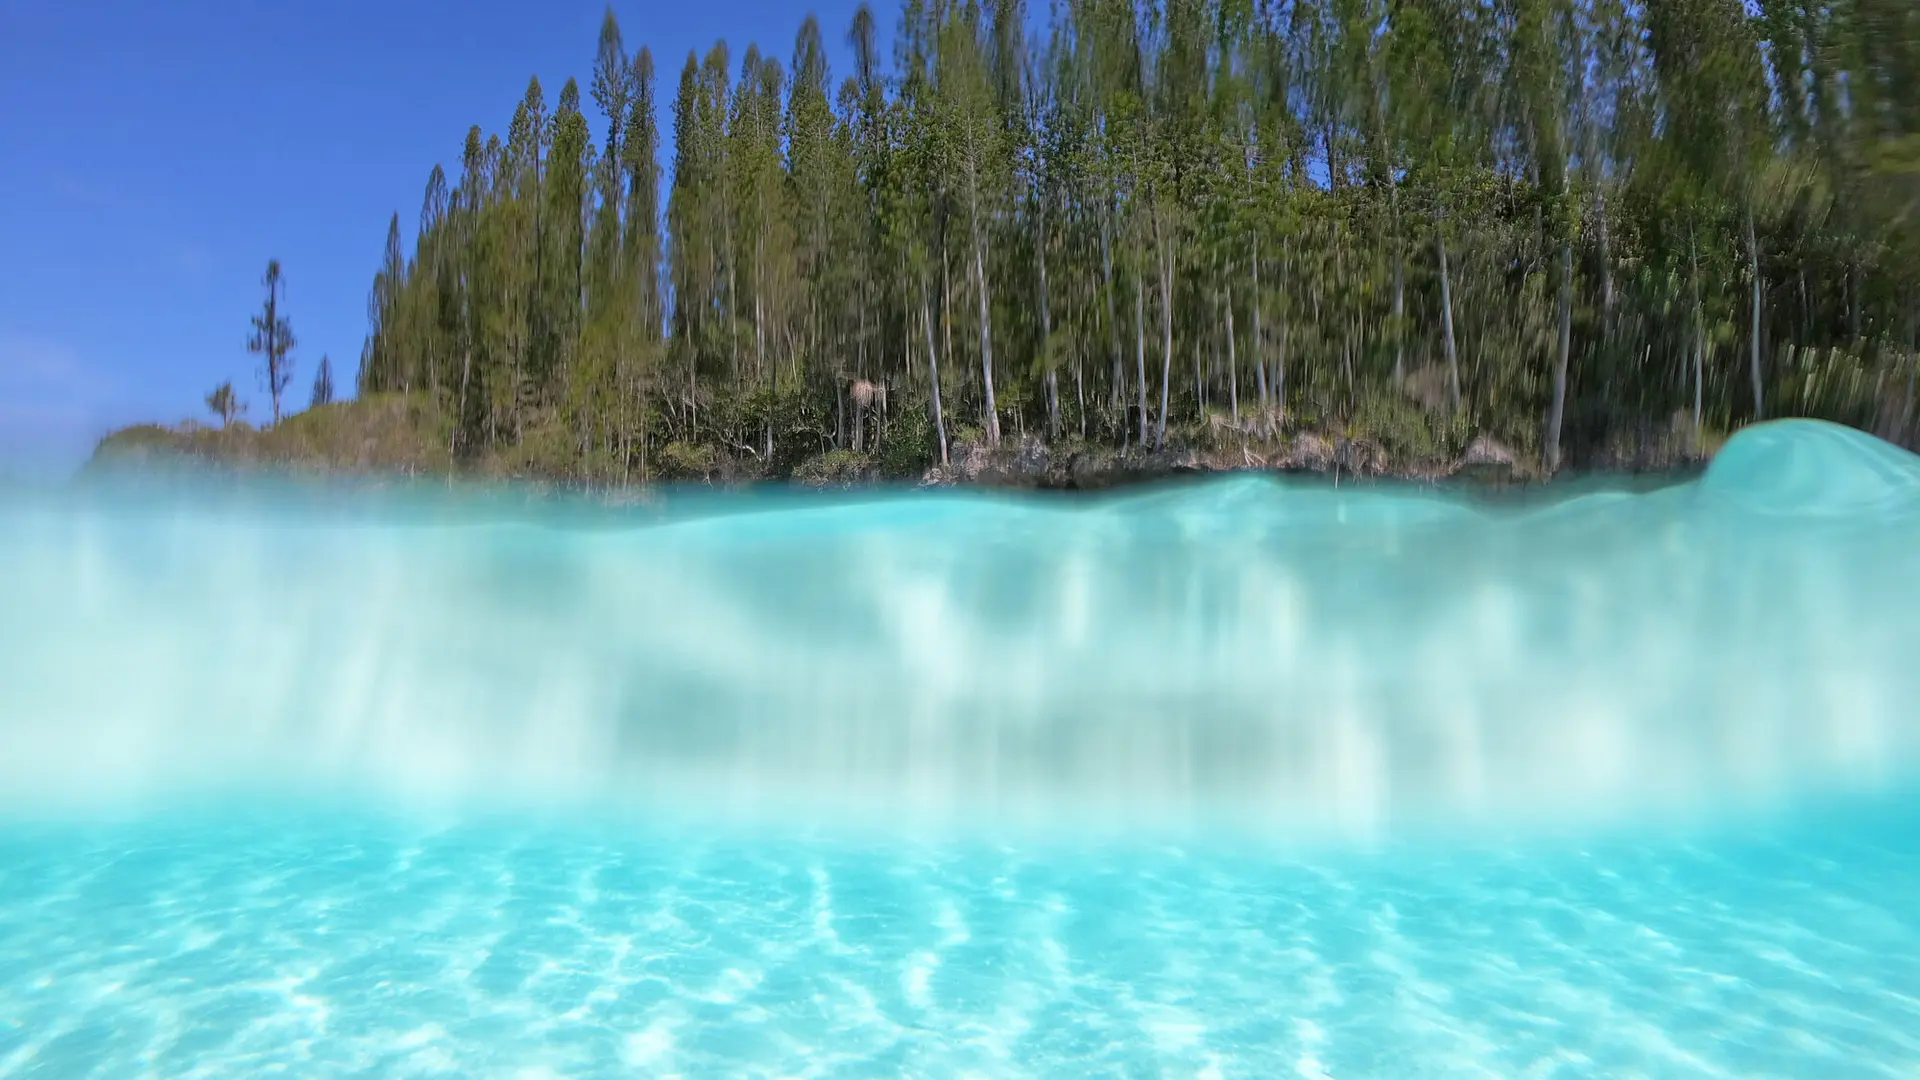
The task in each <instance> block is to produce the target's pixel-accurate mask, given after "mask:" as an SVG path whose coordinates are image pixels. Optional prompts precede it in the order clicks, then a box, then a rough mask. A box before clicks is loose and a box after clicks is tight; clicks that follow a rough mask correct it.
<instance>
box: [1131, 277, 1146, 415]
mask: <svg viewBox="0 0 1920 1080" xmlns="http://www.w3.org/2000/svg"><path fill="white" fill-rule="evenodd" d="M1134 254H1135V256H1136V259H1135V262H1134V275H1133V366H1134V375H1135V380H1134V381H1135V382H1137V383H1139V385H1140V445H1141V446H1145V445H1147V329H1146V318H1147V316H1146V309H1147V284H1146V278H1145V276H1144V275H1142V274H1141V273H1140V272H1139V271H1140V266H1139V261H1138V258H1137V256H1138V255H1139V252H1138V250H1137V249H1136V250H1135V253H1134Z"/></svg>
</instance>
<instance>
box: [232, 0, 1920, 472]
mask: <svg viewBox="0 0 1920 1080" xmlns="http://www.w3.org/2000/svg"><path fill="white" fill-rule="evenodd" d="M880 23H881V18H880V16H879V15H878V14H877V13H875V12H874V11H872V10H869V9H867V8H865V7H863V8H861V9H860V11H859V12H857V13H856V15H855V18H854V20H853V24H852V25H851V26H850V27H849V28H847V30H846V31H845V33H846V38H847V41H848V43H849V45H850V46H851V48H852V52H853V55H854V65H853V66H854V70H853V71H851V72H846V73H835V72H832V71H830V70H829V68H828V63H827V59H826V50H825V47H824V45H823V38H824V34H825V33H826V31H824V30H823V28H822V27H820V26H819V25H818V24H817V23H816V22H815V21H814V20H813V19H812V18H808V19H806V20H805V21H804V22H803V23H802V24H801V26H800V27H799V30H798V33H797V34H796V36H795V38H794V40H793V42H792V45H791V49H790V50H788V49H782V50H778V51H776V50H773V49H763V48H762V47H760V46H759V45H749V46H748V47H746V48H745V49H744V50H740V51H737V52H736V51H735V50H733V49H731V48H730V47H729V46H728V45H727V44H726V43H725V42H719V43H716V44H715V45H714V46H713V47H712V48H711V49H710V50H708V51H707V52H706V53H705V54H696V53H689V54H688V55H687V56H686V57H685V59H684V62H683V63H682V64H681V65H680V66H679V75H678V78H677V81H676V82H675V83H674V84H672V85H671V86H670V87H668V88H667V89H666V92H667V106H666V111H667V115H666V116H665V117H664V119H663V117H662V116H661V115H660V108H659V105H658V102H659V100H660V99H659V92H660V89H661V88H659V87H657V86H656V70H655V65H654V58H653V56H652V55H651V53H650V52H649V51H648V50H646V49H645V48H642V49H640V50H639V51H638V52H637V53H629V52H628V50H627V46H626V44H625V40H624V38H623V36H622V34H621V31H620V27H619V25H618V23H617V21H616V20H615V18H614V16H613V15H612V13H611V12H609V13H608V15H607V16H606V19H605V21H604V23H603V26H602V29H601V33H600V37H599V42H598V46H597V49H596V51H595V52H594V54H593V63H592V68H591V73H590V79H589V88H588V92H589V96H590V99H591V106H592V108H593V110H594V112H595V114H596V118H595V119H593V120H590V119H589V117H588V115H587V114H586V113H585V112H583V106H582V101H581V91H580V88H579V86H578V85H577V84H576V83H574V82H573V81H571V80H570V81H568V82H567V84H566V85H565V87H564V88H563V89H562V90H561V92H560V94H559V97H558V101H557V104H556V105H555V106H554V107H552V108H551V109H549V107H548V105H547V100H546V97H545V92H544V90H543V88H542V87H541V85H540V83H539V81H538V80H537V79H536V80H533V81H531V82H530V83H529V85H528V87H527V90H526V94H525V96H524V98H523V99H522V101H521V103H520V105H519V106H518V107H517V108H516V109H515V111H514V114H513V116H512V117H511V118H510V120H509V122H508V124H507V127H506V130H505V135H504V137H502V136H501V135H498V134H494V135H488V134H485V133H483V130H482V129H481V128H480V127H477V126H476V127H474V128H473V129H471V130H470V131H469V132H468V133H467V135H466V139H465V144H464V150H463V152H462V154H461V158H460V161H459V163H458V164H459V169H458V178H457V180H450V179H449V177H448V176H447V174H446V173H445V172H444V171H443V170H442V169H440V168H439V167H436V168H435V169H434V170H433V172H432V174H431V175H430V177H429V179H428V183H427V187H426V195H425V199H424V205H423V206H422V208H421V211H420V217H419V228H418V230H417V236H416V237H415V238H414V242H413V246H412V251H411V252H410V253H409V252H408V251H406V250H405V248H404V245H403V243H402V237H401V231H400V221H399V217H398V215H396V216H395V217H394V219H393V221H392V222H391V223H390V224H389V227H388V230H387V239H386V249H385V254H384V257H383V259H382V261H381V265H380V269H379V271H378V273H377V274H376V275H375V278H374V284H373V289H372V293H371V298H370V323H371V325H370V332H369V337H368V341H367V344H366V346H365V348H364V350H363V353H362V363H361V369H360V372H359V388H360V390H361V391H362V392H387V391H399V392H408V393H417V394H423V395H429V396H431V397H433V398H435V399H436V400H437V401H438V402H440V403H441V404H442V405H443V406H444V407H445V411H446V414H447V415H449V416H451V417H453V418H454V420H453V430H452V432H451V433H450V435H449V446H448V448H449V450H450V451H452V452H453V453H454V454H455V455H456V457H473V456H477V455H482V454H490V455H495V456H497V457H501V458H504V459H507V460H509V461H517V462H521V463H524V464H525V465H526V466H527V467H528V468H541V469H545V470H548V471H555V472H562V473H565V474H567V475H572V476H578V477H583V478H589V479H605V480H614V479H625V478H635V477H640V476H652V475H661V474H686V473H700V472H704V471H709V470H712V469H714V468H716V467H717V466H718V465H719V464H720V463H723V462H724V463H727V464H728V465H729V467H731V468H734V469H736V470H742V471H746V472H749V473H756V474H762V475H785V474H787V473H790V472H791V471H793V470H794V469H795V468H796V467H798V466H799V465H800V464H801V463H802V462H804V461H806V460H808V459H814V458H818V457H819V456H821V455H823V454H832V453H836V452H837V453H839V454H842V455H847V454H851V455H855V459H856V460H860V461H876V460H877V461H881V462H885V463H888V464H889V466H890V467H896V468H899V469H900V470H902V471H906V470H910V469H915V468H923V467H925V466H926V465H928V464H930V463H933V462H938V461H943V460H945V459H946V457H947V455H948V453H949V451H950V449H951V445H950V444H957V443H961V442H967V443H973V444H994V443H999V442H1001V441H1002V440H1007V439H1012V438H1046V439H1051V440H1053V441H1055V442H1056V443H1059V442H1072V443H1079V444H1105V445H1110V446H1114V447H1127V446H1137V445H1140V444H1147V445H1149V446H1152V447H1159V446H1162V445H1167V444H1178V443H1185V444H1196V443H1203V442H1208V441H1215V442H1217V441H1220V440H1227V441H1229V442H1233V443H1235V444H1237V445H1241V446H1248V445H1256V444H1259V445H1264V444H1265V443H1268V442H1271V441H1272V440H1273V439H1275V438H1278V437H1282V436H1283V435H1284V434H1285V433H1287V432H1295V431H1317V432H1321V433H1327V434H1332V435H1338V436H1341V437H1352V438H1367V439H1372V440H1375V441H1378V442H1381V443H1383V444H1386V446H1385V449H1386V450H1388V451H1391V452H1395V453H1418V452H1422V451H1423V449H1424V450H1432V449H1433V448H1436V447H1452V448H1453V449H1455V450H1458V449H1459V448H1460V447H1462V446H1464V443H1465V441H1466V440H1468V439H1469V438H1471V437H1472V436H1473V435H1475V434H1478V433H1485V434H1488V435H1492V436H1494V437H1496V438H1498V439H1499V440H1501V441H1504V442H1505V443H1507V444H1508V445H1510V446H1512V447H1514V448H1515V449H1516V450H1517V451H1518V452H1520V453H1522V454H1523V455H1527V456H1529V457H1531V458H1533V459H1534V460H1539V461H1541V462H1543V463H1545V464H1546V466H1547V467H1548V468H1549V469H1551V468H1553V467H1555V466H1557V465H1558V464H1560V463H1561V462H1563V461H1564V462H1573V463H1580V464H1605V463H1611V462H1616V461H1619V460H1623V459H1625V458H1628V457H1631V456H1632V453H1633V450H1634V448H1635V447H1637V446H1642V445H1645V444H1648V443H1649V442H1650V441H1657V440H1659V439H1663V438H1668V437H1674V436H1678V437H1682V438H1684V439H1685V440H1686V441H1688V442H1689V443H1691V444H1694V445H1698V443H1699V442H1700V441H1701V440H1702V439H1703V438H1705V437H1706V433H1713V432H1724V431H1726V430H1728V429H1730V428H1732V427H1734V426H1737V425H1739V424H1742V423H1747V422H1750V421H1752V420H1754V419H1757V418H1763V417H1770V416H1775V415H1786V414H1797V415H1810V416H1822V417H1826V418H1830V419H1835V420H1839V421H1842V422H1846V423H1850V424H1854V425H1857V426H1861V427H1866V428H1869V429H1872V430H1874V431H1876V432H1878V433H1880V434H1882V435H1885V436H1887V437H1890V438H1898V439H1903V440H1906V441H1908V442H1911V441H1912V440H1913V437H1914V433H1915V424H1914V413H1915V408H1914V390H1915V385H1914V380H1915V362H1914V339H1915V316H1916V312H1917V310H1920V309H1917V308H1916V292H1920V220H1917V219H1916V211H1920V6H1916V5H1913V4H1911V3H1910V2H1908V0H1818V2H1815V0H1758V2H1752V0H1748V2H1743V0H1656V2H1653V3H1647V4H1630V3H1626V2H1624V0H1474V2H1472V3H1467V2H1464V0H1145V2H1140V3H1136V2H1134V0H1055V2H1054V3H1053V4H1052V6H1051V8H1050V9H1049V11H1048V13H1047V15H1046V18H1045V19H1044V20H1042V19H1035V18H1032V17H1031V16H1030V13H1029V12H1028V11H1027V10H1026V8H1025V5H1024V4H1023V3H1022V2H1021V0H906V2H905V4H904V6H903V7H902V8H901V9H900V10H899V12H898V13H897V19H896V20H895V25H896V30H895V34H894V40H893V47H892V49H891V50H890V51H889V50H887V49H885V48H884V47H883V45H882V43H881V41H880V30H879V26H880ZM780 56H787V57H788V58H789V59H788V62H787V63H785V64H783V63H782V61H781V59H780V58H779V57H780ZM888 56H891V59H892V63H891V65H890V66H889V65H887V64H886V63H885V58H886V57H888ZM670 70H671V69H670ZM836 77H837V78H838V82H836V81H835V80H836ZM663 122H664V123H668V124H671V126H672V127H671V130H672V132H673V135H674V140H673V143H674V145H673V159H672V161H671V162H670V163H668V167H667V168H666V171H665V173H664V177H665V179H666V183H665V185H664V187H665V204H664V206H662V205H661V200H660V193H661V188H662V185H661V183H660V180H661V177H662V176H663V173H662V163H661V162H660V160H659V156H660V150H661V138H660V132H661V126H660V125H661V124H662V123H663ZM270 302H271V301H270ZM269 314H270V313H269ZM277 396H278V395H277V393H276V394H275V397H276V399H277Z"/></svg>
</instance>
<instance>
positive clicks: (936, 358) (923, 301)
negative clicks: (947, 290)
mask: <svg viewBox="0 0 1920 1080" xmlns="http://www.w3.org/2000/svg"><path fill="white" fill-rule="evenodd" d="M920 322H921V325H923V326H925V327H926V328H927V386H928V387H929V393H930V395H931V396H932V398H933V434H934V437H935V438H936V439H938V440H939V442H940V464H942V465H945V464H946V463H947V421H946V417H945V416H944V415H943V414H942V413H941V411H940V354H939V353H938V352H937V351H936V350H935V349H934V347H933V309H932V307H931V306H930V305H929V304H928V303H927V282H926V279H925V278H924V277H923V278H921V279H920Z"/></svg>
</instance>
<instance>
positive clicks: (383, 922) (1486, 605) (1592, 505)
mask: <svg viewBox="0 0 1920 1080" xmlns="http://www.w3.org/2000/svg"><path fill="white" fill-rule="evenodd" d="M1916 540H1920V461H1916V459H1915V458H1913V457H1912V456H1911V455H1907V454H1905V453H1903V452H1901V451H1898V450H1895V449H1893V448H1891V447H1887V446H1886V445H1884V444H1881V443H1877V442H1875V441H1874V440H1871V439H1869V438H1866V437H1865V436H1861V435H1858V434H1856V433H1853V432H1849V431H1845V430H1842V429H1838V428H1833V427H1830V426H1828V425H1822V424H1814V423H1798V422H1788V423H1776V424H1768V425H1762V426H1760V427H1756V428H1753V429H1749V430H1747V431H1746V432H1743V433H1742V434H1741V435H1740V436H1739V437H1737V438H1736V439H1734V440H1733V441H1732V442H1731V443H1729V445H1728V446H1727V448H1726V449H1725V450H1724V451H1723V452H1722V454H1721V455H1720V456H1719V457H1718V458H1717V459H1716V460H1715V462H1714V464H1713V466H1712V467H1711V468H1710V469H1709V470H1708V472H1707V473H1706V474H1705V475H1704V476H1702V477H1701V478H1699V479H1697V480H1695V481H1692V482H1689V483H1683V484H1677V485H1672V486H1666V487H1661V488H1658V489H1656V490H1650V491H1637V492H1626V491H1594V490H1586V491H1584V492H1582V493H1580V494H1578V495H1577V496H1575V497H1572V498H1567V499H1560V500H1553V501H1548V502H1537V501H1535V502H1528V503H1525V504H1519V505H1503V504H1498V503H1488V502H1486V501H1484V500H1470V499H1467V498H1464V497H1461V496H1459V495H1457V494H1450V493H1445V492H1435V491H1420V490H1406V489H1368V488H1353V487H1343V488H1340V489H1331V488H1328V487H1325V486H1320V485H1300V484H1287V483H1282V482H1278V481H1274V480H1270V479H1265V478H1256V477H1235V478H1226V479H1220V480H1215V481H1211V482H1207V483H1199V484H1193V485H1185V486H1178V487H1168V488H1155V489H1149V490H1144V491H1136V492H1121V493H1116V494H1109V495H1103V496H1099V497H1089V498H1076V499H1065V498H1060V497H1040V496H1032V497H1011V496H1004V495H1003V496H989V495H982V494H974V493H941V494H924V493H897V494H881V495H875V496H870V497H861V498H855V499H836V500H831V501H824V500H821V501H806V500H796V499H792V498H779V497H748V496H742V497H738V498H733V499H717V500H716V499H695V500H689V501H683V502H680V503H670V504H669V505H668V506H667V507H666V508H665V509H660V508H655V509H648V510H635V511H632V512H630V513H625V514H622V513H595V514H591V515H589V514H586V513H584V512H582V511H577V510H558V509H554V510H537V511H528V510H526V509H524V508H522V509H517V510H514V511H513V512H512V513H504V512H502V511H501V509H500V507H499V505H498V504H497V503H496V504H492V505H483V504H480V503H477V502H475V501H472V500H467V501H462V500H460V499H453V500H448V499H437V500H422V499H416V498H411V497H394V496H391V495H388V496H385V497H382V498H377V499H376V498H373V497H366V498H356V497H355V496H352V495H341V494H338V493H335V494H332V495H329V496H327V497H325V498H320V499H316V498H313V497H311V496H306V495H302V494H300V493H299V492H298V491H296V490H292V489H286V490H238V491H236V490H232V489H228V490H225V491H223V492H220V493H218V494H215V493H213V492H212V491H210V490H209V491H203V492H195V491H192V490H182V489H178V488H175V489H173V490H170V491H169V492H166V493H164V494H155V493H152V492H147V493H139V492H131V491H127V490H123V489H120V488H116V487H106V488H96V489H90V490H83V491H74V492H61V493H39V494H21V495H17V496H8V497H7V498H6V501H4V502H0V560H3V562H0V565H3V566H4V569H0V813H4V818H0V821H4V824H0V1075H22V1076H27V1075H35V1076H38V1075H46V1076H82V1075H97V1076H102V1077H106V1076H114V1077H118V1076H131V1075H165V1076H174V1075H207V1076H229V1075H262V1074H269V1073H271V1072H273V1071H274V1070H275V1069H279V1070H280V1071H281V1072H283V1073H284V1074H288V1075H303V1076H307V1075H369V1076H372V1075H379V1076H401V1075H422V1076H426V1075H447V1076H454V1075H458V1076H493V1075H499V1076H519V1075H565V1076H580V1075H609V1076H615V1075H618V1076H626V1075H636V1074H639V1075H683V1076H716V1077H720V1076H748V1075H765V1076H802V1075H819V1076H843V1075H865V1076H901V1075H916V1076H962V1075H986V1076H996V1075H1033V1076H1058V1075H1067V1074H1074V1075H1082V1074H1086V1075H1111V1076H1149V1075H1168V1076H1208V1075H1218V1076H1253V1077H1270V1076H1286V1075H1302V1076H1318V1075H1331V1076H1339V1077H1351V1076H1387V1077H1404V1076H1422V1075H1435V1076H1454V1075H1487V1076H1515V1075H1528V1076H1585V1075H1595V1076H1600V1075H1605V1076H1619V1075H1652V1076H1689V1075H1702V1076H1714V1075H1724V1076H1756V1075H1777V1076H1822V1077H1841V1076H1856V1075H1857V1076H1898V1075H1911V1074H1912V1071H1913V1070H1914V1069H1915V1068H1916V1067H1917V1066H1920V1037H1916V1036H1914V1035H1912V1034H1911V1032H1914V1031H1920V919H1916V917H1915V915H1914V914H1913V912H1914V905H1913V902H1912V900H1913V898H1914V897H1916V896H1920V785H1916V784H1915V780H1914V776H1915V774H1914V765H1915V762H1916V756H1917V755H1920V704H1917V703H1920V665H1916V664H1915V662H1914V657H1915V652H1914V642H1915V636H1916V635H1915V631H1916V629H1920V543H1916ZM342 807H351V809H350V810H343V809H342Z"/></svg>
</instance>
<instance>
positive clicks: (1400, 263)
mask: <svg viewBox="0 0 1920 1080" xmlns="http://www.w3.org/2000/svg"><path fill="white" fill-rule="evenodd" d="M1406 313H1407V289H1406V259H1405V257H1404V256H1403V255H1402V254H1401V252H1400V243H1399V238H1398V237H1395V239H1394V245H1393V384H1394V385H1395V386H1399V385H1400V384H1401V383H1403V382H1405V381H1406V378H1407V335H1406V330H1405V329H1404V326H1405V322H1404V320H1405V317H1406Z"/></svg>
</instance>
